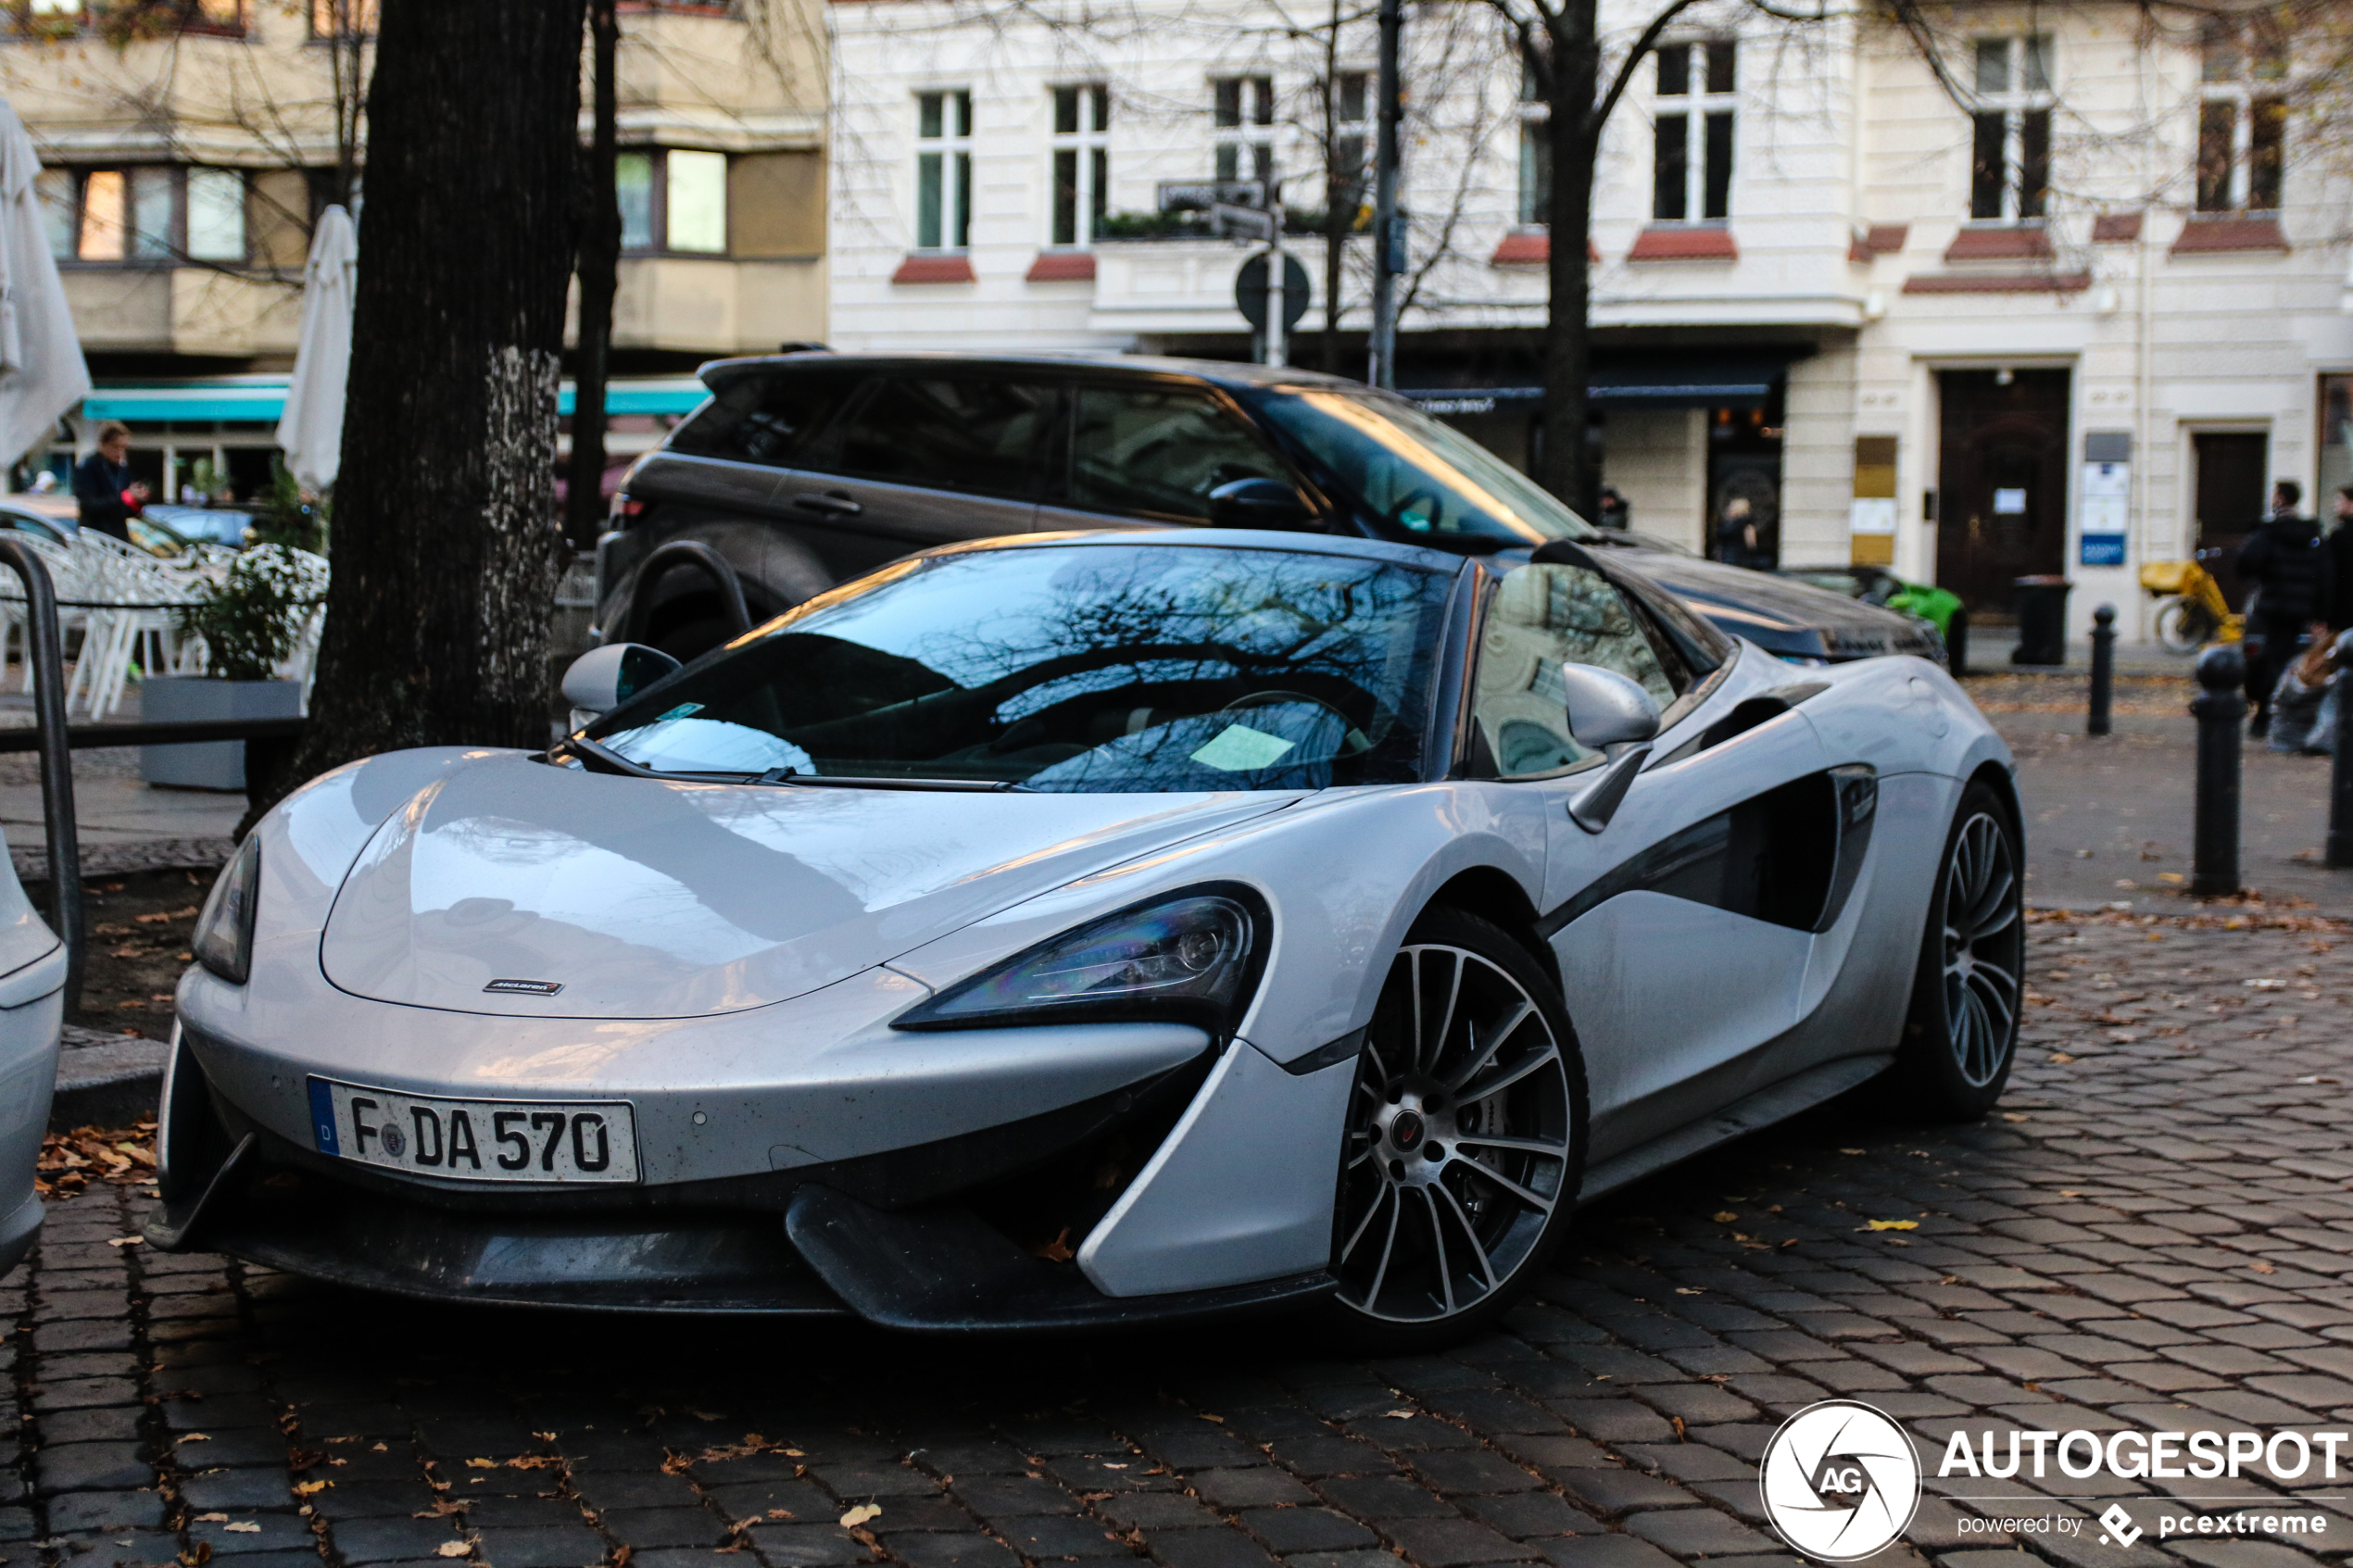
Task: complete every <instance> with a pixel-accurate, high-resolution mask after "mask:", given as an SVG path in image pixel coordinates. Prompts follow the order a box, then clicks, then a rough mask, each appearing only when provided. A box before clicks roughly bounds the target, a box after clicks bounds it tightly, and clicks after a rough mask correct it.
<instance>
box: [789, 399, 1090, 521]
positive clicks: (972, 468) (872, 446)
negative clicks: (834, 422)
mask: <svg viewBox="0 0 2353 1568" xmlns="http://www.w3.org/2000/svg"><path fill="white" fill-rule="evenodd" d="M1053 408H1054V389H1053V388H1052V387H1051V386H1047V385H1044V384H1041V383H1033V382H1009V381H995V380H983V379H980V378H978V377H967V376H932V377H923V378H917V377H914V376H885V377H883V378H882V379H881V380H880V381H878V382H876V383H875V385H874V387H873V389H872V390H871V391H870V392H869V393H868V394H867V395H866V396H865V397H864V398H863V399H862V401H861V402H860V404H859V406H858V408H857V409H856V410H855V411H854V412H853V413H852V414H851V415H850V417H849V425H848V427H847V428H846V429H845V430H844V431H843V432H842V436H841V452H840V456H839V457H838V458H837V459H836V460H835V461H834V462H833V463H831V464H828V465H826V466H827V467H829V468H831V469H832V470H834V471H836V472H837V473H844V474H852V475H856V476H858V477H860V478H863V479H879V480H885V481H888V482H891V483H900V484H914V485H921V486H923V487H924V488H925V489H927V490H963V491H969V492H971V493H972V494H974V495H1005V496H1023V497H1026V496H1028V495H1033V494H1034V493H1035V492H1036V489H1037V477H1038V473H1039V471H1040V467H1041V465H1040V463H1039V461H1038V458H1039V454H1040V453H1041V452H1042V451H1043V450H1044V449H1045V447H1046V446H1047V445H1049V437H1050V436H1051V433H1052V413H1053Z"/></svg>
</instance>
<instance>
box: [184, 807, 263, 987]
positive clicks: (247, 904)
mask: <svg viewBox="0 0 2353 1568" xmlns="http://www.w3.org/2000/svg"><path fill="white" fill-rule="evenodd" d="M260 894H261V840H260V839H259V837H258V835H256V834H246V835H245V844H244V845H243V846H242V847H239V849H238V850H237V856H236V859H233V860H231V861H230V862H229V869H228V870H227V871H224V872H221V873H220V881H218V882H216V883H214V884H212V894H211V897H208V898H207V899H206V900H205V901H204V912H203V913H202V914H199V915H198V916H197V917H196V935H195V941H193V942H191V943H189V944H188V946H189V947H191V948H192V949H193V950H194V951H195V955H196V961H197V962H198V963H200V964H202V965H204V966H205V968H207V969H208V970H210V971H212V972H213V973H215V974H217V975H219V976H220V978H221V979H223V980H226V981H229V982H230V983H232V984H233V985H244V984H245V976H246V975H248V974H249V973H251V972H252V971H253V915H254V906H255V904H256V903H257V902H258V899H259V897H260Z"/></svg>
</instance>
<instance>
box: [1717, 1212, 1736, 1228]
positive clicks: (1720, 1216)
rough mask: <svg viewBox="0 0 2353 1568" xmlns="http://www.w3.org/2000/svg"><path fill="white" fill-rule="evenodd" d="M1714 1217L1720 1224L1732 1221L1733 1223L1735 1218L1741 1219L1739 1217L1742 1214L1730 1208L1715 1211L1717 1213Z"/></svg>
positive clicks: (1727, 1223)
mask: <svg viewBox="0 0 2353 1568" xmlns="http://www.w3.org/2000/svg"><path fill="white" fill-rule="evenodd" d="M1713 1218H1714V1219H1715V1221H1716V1223H1718V1224H1719V1225H1729V1224H1730V1223H1732V1222H1733V1221H1734V1220H1737V1219H1739V1218H1740V1216H1739V1215H1738V1214H1735V1213H1733V1212H1732V1211H1731V1210H1730V1209H1721V1210H1717V1212H1716V1213H1715V1215H1714V1216H1713Z"/></svg>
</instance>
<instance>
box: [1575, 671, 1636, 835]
mask: <svg viewBox="0 0 2353 1568" xmlns="http://www.w3.org/2000/svg"><path fill="white" fill-rule="evenodd" d="M1561 680H1562V682H1563V684H1566V685H1567V688H1568V692H1567V698H1568V701H1567V707H1568V733H1569V734H1572V735H1574V736H1576V737H1577V744H1578V745H1579V746H1592V748H1593V749H1594V750H1596V751H1602V752H1606V753H1607V754H1608V755H1609V763H1608V765H1607V766H1606V767H1604V769H1603V770H1602V771H1601V772H1600V773H1599V774H1598V775H1597V776H1595V778H1594V780H1593V782H1592V784H1587V785H1586V786H1585V787H1584V788H1583V789H1581V790H1579V792H1578V793H1577V795H1576V796H1575V797H1573V798H1572V799H1571V800H1570V801H1569V803H1568V820H1569V821H1570V822H1575V823H1576V824H1577V825H1578V826H1579V827H1580V828H1583V829H1584V830H1585V831H1586V832H1587V833H1599V832H1601V831H1602V830H1603V829H1604V828H1605V827H1607V826H1609V820H1610V819H1611V818H1612V817H1614V816H1616V815H1617V808H1618V805H1619V803H1620V802H1621V801H1623V800H1624V799H1625V798H1626V792H1627V791H1628V790H1629V789H1631V788H1632V787H1633V786H1634V775H1635V774H1637V773H1639V772H1641V771H1642V764H1643V763H1644V762H1645V761H1647V760H1648V759H1649V758H1650V754H1651V748H1650V744H1649V743H1650V741H1651V739H1652V737H1654V736H1655V735H1656V734H1658V704H1657V703H1656V702H1655V700H1653V698H1652V696H1651V694H1650V693H1648V692H1646V691H1644V690H1643V689H1642V686H1641V685H1640V684H1637V683H1635V682H1633V681H1629V680H1628V679H1627V678H1626V677H1625V676H1623V675H1621V674H1619V673H1618V672H1617V671H1615V670H1604V669H1603V668H1602V667H1601V666H1599V665H1597V664H1564V665H1562V666H1561Z"/></svg>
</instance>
